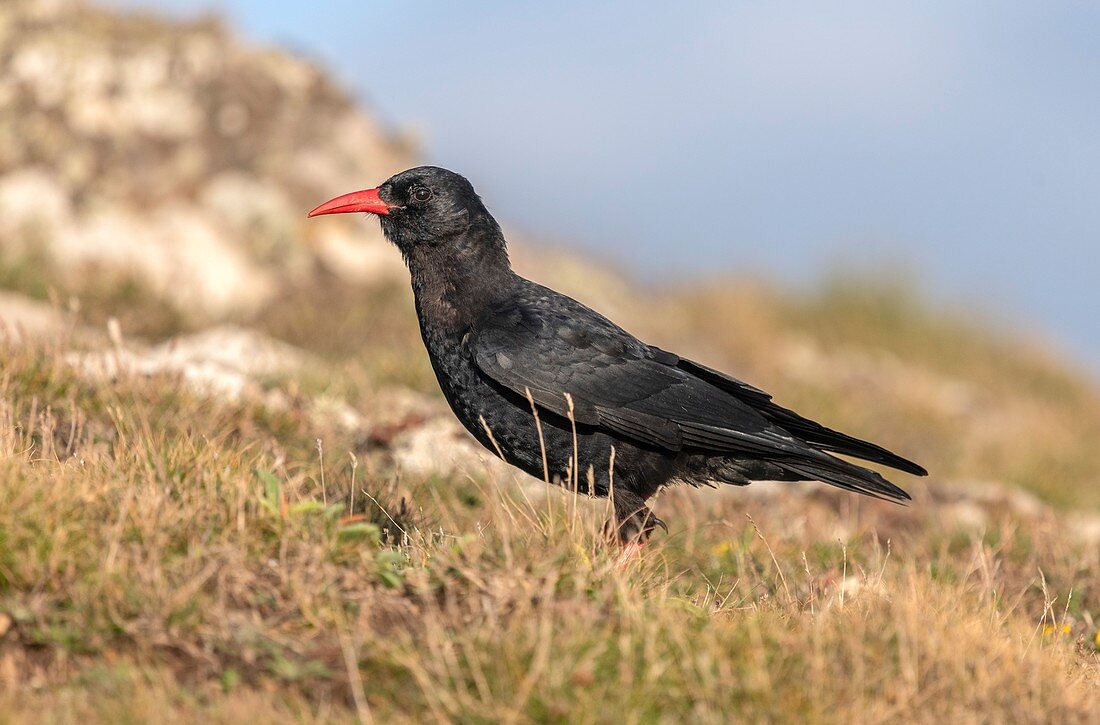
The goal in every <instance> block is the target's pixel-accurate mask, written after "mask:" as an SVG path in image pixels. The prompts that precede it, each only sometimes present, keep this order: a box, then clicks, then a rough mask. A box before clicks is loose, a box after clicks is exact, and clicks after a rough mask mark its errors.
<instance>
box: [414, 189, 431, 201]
mask: <svg viewBox="0 0 1100 725" xmlns="http://www.w3.org/2000/svg"><path fill="white" fill-rule="evenodd" d="M412 198H413V199H415V200H416V201H427V200H428V199H431V198H432V190H431V189H429V188H427V187H424V186H421V187H418V188H416V189H413V193H412Z"/></svg>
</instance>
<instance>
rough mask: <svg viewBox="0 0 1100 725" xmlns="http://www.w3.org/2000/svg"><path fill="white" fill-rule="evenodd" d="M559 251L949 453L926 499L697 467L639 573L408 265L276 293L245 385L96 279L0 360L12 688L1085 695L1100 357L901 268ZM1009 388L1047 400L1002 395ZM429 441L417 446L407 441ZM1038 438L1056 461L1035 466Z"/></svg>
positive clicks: (639, 315) (742, 706) (6, 657)
mask: <svg viewBox="0 0 1100 725" xmlns="http://www.w3.org/2000/svg"><path fill="white" fill-rule="evenodd" d="M545 270H546V272H547V273H548V274H550V275H551V276H553V277H554V281H556V282H557V283H558V284H560V285H562V286H563V287H567V288H569V287H573V288H575V290H577V291H579V292H580V293H583V291H584V290H585V289H588V290H596V289H598V290H599V291H598V293H596V294H593V295H590V297H592V299H593V300H594V301H595V302H597V303H599V304H600V305H601V306H602V307H604V308H605V309H608V308H610V309H611V310H614V311H616V314H620V313H621V314H622V315H623V316H624V319H626V321H627V322H634V323H636V324H634V325H632V327H634V328H635V329H638V330H639V331H640V332H644V333H646V334H647V336H648V337H650V339H653V340H655V341H658V342H660V343H661V344H667V345H669V346H677V349H683V350H686V351H690V352H691V353H692V354H696V355H697V356H698V357H700V358H703V359H705V360H707V361H708V362H711V363H714V364H720V365H722V366H723V367H727V368H730V369H736V370H739V371H741V372H743V373H745V374H746V375H749V376H750V377H751V379H753V380H754V381H756V382H760V383H762V384H766V385H767V386H769V387H772V388H774V389H776V390H779V391H781V392H782V393H783V395H782V396H781V399H782V400H783V401H784V402H789V403H792V404H797V405H798V406H800V407H803V408H806V409H807V410H811V411H813V412H815V413H818V414H820V415H821V416H822V417H823V418H825V419H827V420H828V421H829V422H830V423H834V424H837V425H840V426H844V427H848V428H851V429H854V430H856V431H858V432H861V433H864V434H867V435H874V436H876V437H877V438H879V439H882V440H884V441H887V442H889V443H891V444H892V445H894V446H896V447H897V448H899V449H900V450H902V451H905V452H906V453H909V454H911V455H913V456H914V457H916V458H917V459H918V460H921V461H922V462H925V463H927V464H928V465H929V467H930V468H931V469H932V471H933V475H932V476H931V477H930V479H929V480H928V482H927V483H926V482H924V481H912V480H909V481H905V482H904V483H906V484H907V485H909V487H910V488H911V489H912V490H913V492H914V494H915V496H914V498H915V501H914V504H913V505H912V506H910V507H907V508H903V507H898V506H894V505H890V504H883V503H879V502H871V501H865V500H859V499H856V498H852V497H847V496H842V495H838V494H834V493H832V492H831V491H828V490H825V489H824V487H815V486H811V485H806V486H786V487H784V486H780V485H768V484H758V485H756V486H753V487H750V488H749V489H730V490H724V491H695V490H680V489H674V490H671V491H669V492H667V493H666V494H665V495H663V496H662V498H661V499H660V500H659V502H658V505H657V507H658V512H659V514H660V515H661V516H662V517H663V518H665V519H666V520H667V521H669V522H670V524H671V527H672V531H671V533H670V534H669V535H668V536H659V537H658V538H657V539H656V540H655V541H654V543H653V545H652V546H651V547H649V550H648V551H647V552H646V553H645V554H644V555H643V556H642V557H641V559H639V560H637V561H634V562H630V563H625V564H624V563H622V562H621V561H620V560H619V558H618V553H617V552H616V551H615V550H614V549H610V548H608V547H607V546H605V545H604V544H603V542H602V541H601V539H600V537H599V535H598V532H599V528H600V523H601V522H602V520H603V519H604V518H605V517H606V516H607V512H606V510H605V507H604V505H603V503H602V502H592V501H589V500H587V499H579V500H578V499H574V498H573V497H572V496H570V495H568V494H565V493H563V492H560V491H557V490H551V489H549V488H547V487H545V486H544V485H543V484H541V483H539V482H531V481H530V479H525V478H523V477H522V476H520V475H518V474H515V473H512V472H511V471H509V470H508V469H506V468H504V467H501V466H499V465H495V464H494V462H488V461H483V460H482V459H480V458H478V457H477V456H476V455H474V453H473V451H474V449H473V448H472V447H469V445H468V444H467V443H466V442H465V438H464V434H462V433H461V432H456V431H454V429H453V427H452V426H453V424H451V423H450V422H449V420H450V419H449V414H448V413H447V412H446V411H445V409H444V408H443V404H442V401H441V400H440V399H439V397H438V394H437V393H435V392H434V387H433V386H434V381H432V380H431V379H430V372H429V370H428V369H427V366H426V362H425V359H424V356H423V353H422V352H421V350H420V349H419V341H418V340H417V339H416V330H415V325H414V320H413V318H412V312H411V307H410V305H409V300H408V295H407V293H406V292H405V291H404V289H403V288H399V287H393V288H390V287H386V286H383V287H382V288H360V287H352V286H342V285H337V284H324V285H319V286H317V287H315V288H312V289H307V288H304V287H303V288H302V289H299V290H296V291H290V292H288V294H287V299H286V301H285V304H283V305H281V306H280V305H276V306H272V307H271V308H270V309H268V310H267V311H266V313H265V314H264V315H261V316H259V317H258V318H255V319H251V320H248V321H247V322H248V323H249V324H250V325H252V326H253V327H255V328H257V329H262V330H265V331H266V332H267V333H268V334H270V335H271V336H274V337H278V338H282V339H283V340H286V341H290V342H293V343H294V345H295V346H297V349H293V348H286V347H285V346H284V347H276V348H274V349H276V350H280V351H282V352H281V353H280V354H281V355H282V358H281V359H284V360H285V365H282V366H276V368H277V369H275V370H267V371H263V372H253V373H249V374H247V375H243V379H244V381H245V384H243V385H241V386H239V387H238V388H234V389H233V392H232V394H230V393H227V392H226V390H227V389H228V388H226V387H225V385H224V382H218V381H219V380H220V378H217V377H213V376H211V375H209V371H208V369H207V367H208V366H207V364H206V362H204V360H207V359H208V358H209V359H219V358H218V357H217V356H218V352H217V350H211V351H207V352H205V353H203V352H201V350H200V351H199V352H190V353H186V355H189V356H190V357H188V358H187V360H188V362H187V365H185V366H184V367H182V368H171V367H166V368H164V369H163V370H162V371H161V372H157V368H156V366H152V367H150V366H145V367H142V365H143V364H144V363H141V361H142V360H144V361H146V362H148V361H150V360H157V359H159V358H158V357H157V353H156V351H155V350H153V351H151V350H150V349H149V348H148V347H147V345H146V344H145V343H143V342H141V341H138V340H130V339H129V338H128V337H127V336H126V335H125V331H123V335H122V339H121V340H120V339H119V336H118V334H117V331H116V334H115V335H114V338H115V340H114V342H111V341H110V339H109V337H108V336H106V335H101V334H99V333H97V332H96V331H95V329H94V328H82V327H81V323H82V322H83V321H84V320H89V321H91V320H99V319H102V318H103V317H105V316H108V315H109V314H110V313H111V312H112V311H113V308H114V306H116V305H125V306H126V307H127V308H132V307H133V306H134V305H135V304H140V302H139V300H140V296H137V297H135V296H133V295H130V294H128V295H126V296H125V297H123V298H121V299H119V300H114V299H112V298H110V296H100V297H96V298H94V299H91V300H90V301H88V302H86V303H85V304H82V305H81V306H80V310H81V311H80V312H79V313H75V314H74V313H71V312H70V313H65V314H64V315H62V317H64V318H65V322H66V323H67V326H62V328H61V329H60V331H59V332H57V333H56V334H54V335H52V336H50V335H47V336H46V338H44V339H40V340H39V341H37V342H28V341H26V340H24V342H22V343H19V344H16V343H13V342H9V343H8V345H7V348H6V350H5V352H4V360H5V365H4V369H3V376H2V379H0V401H2V403H0V405H2V408H0V416H2V417H3V420H4V421H5V423H4V426H3V428H2V430H0V435H2V440H3V446H4V462H3V467H4V481H5V484H4V486H3V487H2V488H0V613H2V614H0V630H2V631H3V636H2V638H0V711H2V712H4V713H5V717H6V718H7V719H8V720H11V721H23V720H38V719H40V718H41V717H42V715H43V713H50V715H51V718H50V719H64V720H71V719H76V718H90V719H92V720H104V721H117V720H119V719H144V718H149V717H153V716H157V717H158V718H159V717H161V716H162V715H163V714H164V713H169V714H171V715H172V716H174V717H175V718H177V719H185V720H191V719H200V718H202V719H208V718H213V719H215V720H224V721H233V720H238V719H241V718H243V717H257V716H258V717H261V718H263V719H305V720H313V719H321V720H330V719H335V720H354V719H356V717H359V718H361V719H370V718H374V719H377V720H379V721H383V722H385V721H389V720H392V719H394V718H407V719H417V720H422V719H424V718H431V719H440V720H448V719H464V720H477V721H497V720H502V719H503V720H513V721H545V720H556V721H570V722H572V721H580V722H604V721H624V720H625V721H642V720H655V719H656V720H661V719H678V718H681V717H683V716H686V715H691V716H694V717H695V718H697V719H700V720H703V721H715V722H718V721H725V720H727V719H728V718H730V717H738V716H740V717H744V718H753V719H772V720H789V719H791V718H796V717H797V718H805V719H808V720H812V721H821V722H834V721H837V722H839V721H848V720H851V719H852V718H858V719H859V720H872V721H877V720H888V719H911V720H917V721H933V720H936V721H941V720H942V719H943V718H946V717H951V718H953V719H957V720H960V721H977V720H989V719H992V720H1007V719H1017V720H1018V719H1025V720H1059V721H1067V722H1072V721H1082V722H1083V721H1086V720H1087V719H1088V718H1089V715H1090V712H1094V711H1095V708H1096V706H1097V704H1098V701H1097V695H1096V692H1097V686H1098V685H1100V655H1098V654H1097V646H1098V643H1097V641H1096V638H1097V620H1098V618H1100V605H1098V597H1100V554H1098V528H1100V527H1098V526H1097V521H1098V520H1100V519H1098V518H1097V516H1096V514H1095V513H1088V512H1089V511H1095V507H1096V503H1097V499H1096V498H1095V497H1096V481H1097V479H1096V468H1095V466H1096V461H1095V456H1094V455H1093V451H1092V450H1091V449H1090V448H1089V443H1088V441H1087V440H1085V439H1083V438H1080V437H1074V436H1072V435H1070V434H1071V432H1072V431H1071V426H1070V424H1069V420H1068V419H1072V420H1074V421H1076V422H1077V424H1078V425H1079V426H1083V427H1090V426H1091V429H1092V430H1095V429H1096V427H1097V420H1100V415H1098V412H1097V406H1096V402H1095V401H1096V396H1095V393H1094V392H1092V390H1091V389H1090V388H1089V387H1088V386H1087V384H1086V383H1085V382H1084V381H1082V380H1080V379H1079V378H1077V377H1075V376H1074V375H1073V374H1072V373H1071V372H1068V371H1066V370H1064V369H1062V368H1060V367H1059V366H1058V365H1057V363H1055V362H1053V361H1052V360H1051V359H1050V358H1049V357H1048V356H1046V355H1044V354H1043V353H1042V352H1041V351H1037V350H1036V351H1030V352H1029V351H1025V352H1023V353H1016V354H1015V355H1013V356H1009V355H1008V354H1007V352H1008V350H1010V349H1014V348H1015V347H1017V346H1016V345H1015V344H1013V345H1009V344H1008V343H1006V342H1003V341H1000V340H998V339H996V337H994V336H991V335H987V334H985V333H983V332H981V330H980V329H978V328H976V327H973V326H971V325H968V324H965V323H960V322H955V321H951V320H944V319H940V316H939V315H937V314H936V313H934V312H932V311H929V310H928V309H926V308H925V307H922V306H921V305H920V304H918V303H917V302H916V301H914V300H913V299H912V297H911V296H909V295H908V294H902V293H895V292H890V291H888V290H885V289H883V290H879V291H877V292H874V293H873V294H872V295H868V294H867V293H865V292H857V291H856V288H854V287H849V288H843V287H830V288H829V289H827V290H824V291H822V292H820V293H819V294H816V295H809V296H803V297H798V296H785V295H782V294H780V293H778V292H775V291H770V290H766V289H761V288H759V287H755V286H752V285H747V284H740V285H733V284H728V285H721V286H715V287H714V288H712V289H702V290H691V291H685V292H675V291H673V292H667V293H662V294H660V295H658V296H657V297H656V298H654V296H653V295H651V294H650V295H646V296H645V297H643V296H642V294H641V292H640V291H634V290H632V289H631V288H629V287H628V286H625V285H623V284H622V283H621V282H618V281H616V280H615V279H614V278H613V277H608V276H606V275H604V274H603V273H593V272H583V273H582V272H578V271H577V270H576V269H575V268H571V270H568V271H563V270H562V269H560V268H557V267H555V266H554V265H552V264H549V263H548V264H547V265H545ZM592 285H599V286H598V287H595V286H592ZM68 292H76V291H75V290H67V291H66V293H68ZM865 295H866V296H865ZM55 296H57V297H60V298H64V296H65V294H63V293H55ZM646 300H648V301H646ZM899 326H900V327H899ZM899 329H903V330H907V331H908V332H906V333H902V332H899V331H898V330H899ZM170 332H171V331H170V330H164V331H162V334H165V335H168V336H169V337H170V334H169V333H170ZM189 339H191V338H182V339H176V340H175V341H174V342H170V343H169V346H168V348H164V349H169V348H172V349H176V350H177V351H178V350H187V349H190V348H188V345H189V343H188V342H187V341H188V340H189ZM258 339H261V340H262V338H258ZM120 344H121V347H120V346H119V345H120ZM272 344H273V343H272ZM173 345H174V347H173ZM223 347H224V345H223ZM103 350H106V352H105V353H104V352H102V351H103ZM946 350H953V351H954V352H953V354H947V353H946V352H945V351H946ZM80 351H83V352H82V353H81V352H80ZM181 354H184V353H181ZM265 354H266V353H265ZM204 355H206V356H207V358H204V357H203V356H204ZM258 356H259V353H256V354H251V355H248V357H258ZM112 360H114V361H115V363H117V364H116V365H115V366H114V367H111V366H110V365H109V364H107V363H109V362H110V361H112ZM127 361H129V362H127ZM188 366H190V367H188ZM127 370H129V371H130V372H127ZM135 370H138V371H141V372H134V371H135ZM219 386H220V387H219ZM944 386H946V388H945V389H944V390H941V388H943V387H944ZM403 391H404V392H403ZM950 391H954V392H950ZM952 396H956V397H958V398H959V399H958V400H956V399H955V397H952ZM941 398H942V399H941ZM990 406H993V407H992V409H990ZM1017 410H1018V411H1029V412H1030V415H1031V416H1032V417H1031V418H1030V419H1029V420H1028V421H1014V420H1005V419H1002V416H1003V415H1004V411H1017ZM349 411H351V413H349ZM1037 415H1040V416H1041V417H1036V416H1037ZM1063 418H1066V419H1067V422H1065V423H1064V424H1063V425H1064V428H1062V427H1051V425H1049V424H1050V422H1051V421H1059V420H1061V419H1063ZM983 426H990V427H989V428H988V429H983ZM416 441H419V444H418V443H416ZM425 444H426V445H427V446H428V451H429V453H428V455H427V458H428V459H429V460H428V461H427V465H425V461H424V460H421V459H423V458H424V454H423V453H421V454H420V457H419V458H418V457H417V455H416V454H415V453H414V452H412V453H411V452H410V451H414V449H415V448H416V446H417V445H420V446H423V445H425ZM1002 457H1004V458H1003V460H1002ZM1047 461H1056V462H1058V464H1057V465H1058V467H1057V468H1056V469H1055V470H1056V472H1055V473H1053V474H1051V475H1045V476H1038V475H1035V474H1036V473H1037V472H1038V471H1039V470H1041V467H1042V466H1043V465H1045V464H1044V462H1047ZM1032 466H1033V467H1034V468H1031V467H1032ZM1029 489H1030V490H1031V491H1033V492H1035V493H1036V494H1038V495H1039V496H1041V497H1042V498H1044V499H1047V500H1048V501H1051V502H1053V503H1055V504H1057V505H1056V506H1053V507H1052V506H1048V505H1047V504H1044V503H1043V502H1042V501H1041V500H1040V499H1039V498H1037V497H1035V496H1033V495H1031V494H1028V493H1026V491H1027V490H1029Z"/></svg>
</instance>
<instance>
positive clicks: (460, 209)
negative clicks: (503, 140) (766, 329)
mask: <svg viewBox="0 0 1100 725" xmlns="http://www.w3.org/2000/svg"><path fill="white" fill-rule="evenodd" d="M348 212H368V213H371V214H376V215H378V217H379V219H380V220H381V223H382V231H383V232H384V233H385V235H386V238H387V239H389V240H390V241H391V242H392V243H393V244H394V245H395V246H396V247H397V248H398V249H399V250H400V251H401V254H402V256H403V257H404V258H405V262H406V264H407V265H408V268H409V272H410V274H411V276H412V286H413V292H414V294H415V298H416V312H417V316H418V317H419V319H420V332H421V334H422V336H423V338H424V345H425V346H426V347H427V349H428V356H429V358H430V359H431V362H432V367H433V368H434V369H435V374H436V377H437V378H438V379H439V385H440V387H441V388H442V389H443V394H444V395H445V396H446V398H447V401H448V402H449V403H450V405H451V409H452V410H453V411H454V413H455V415H456V416H458V419H459V420H460V421H462V424H463V425H464V426H465V427H466V429H467V430H468V431H470V433H471V434H473V436H474V437H475V438H476V439H477V440H478V441H480V442H481V444H482V445H483V446H485V447H486V448H488V449H489V450H490V451H493V452H494V453H496V454H497V455H500V456H502V457H503V458H504V460H506V461H507V462H508V463H511V464H512V465H514V466H516V467H518V468H520V469H522V470H523V471H526V472H527V473H529V474H531V475H532V476H536V477H538V478H543V479H545V480H547V481H556V482H560V483H564V484H566V485H569V486H575V487H576V488H577V489H578V490H580V491H581V492H583V493H589V494H592V495H596V496H609V495H610V496H611V498H612V501H613V503H614V511H615V522H614V523H615V526H614V528H613V529H612V530H613V531H614V532H616V534H617V536H618V538H619V540H620V541H623V542H628V541H633V540H638V539H643V540H644V539H646V538H648V537H649V535H650V534H651V533H652V532H653V529H654V528H655V527H656V526H662V527H664V524H663V522H662V521H660V520H659V519H658V518H657V517H655V516H654V515H653V514H652V513H651V512H650V510H649V509H648V508H647V507H646V500H647V499H648V498H650V497H651V496H653V494H655V493H656V492H657V491H658V489H660V488H661V487H662V486H665V485H667V484H671V483H677V482H683V483H689V484H692V485H703V484H714V483H730V484H734V485H739V486H741V485H745V484H748V483H749V482H751V481H806V480H816V481H823V482H824V483H828V484H831V485H833V486H836V487H838V488H843V489H846V490H849V491H856V492H858V493H862V494H866V495H869V496H874V497H877V498H884V499H893V500H895V501H901V500H907V499H909V495H908V494H907V493H905V491H903V490H901V489H900V488H898V487H897V486H895V485H893V484H892V483H890V482H889V481H887V480H886V479H884V478H883V477H882V476H880V475H879V474H878V473H875V472H874V471H871V470H868V469H866V468H863V467H861V466H857V465H854V464H852V463H849V462H848V461H845V460H841V459H840V458H837V457H835V456H833V455H831V454H834V453H839V454H843V455H846V456H852V457H854V458H860V459H863V460H866V461H872V462H875V463H879V464H882V465H885V466H889V467H891V468H896V469H898V470H901V471H905V472H907V473H912V474H916V475H919V476H923V475H926V473H927V472H926V471H925V470H924V469H923V468H922V467H920V466H919V465H917V464H916V463H913V462H912V461H908V460H906V459H904V458H902V457H900V456H898V455H895V454H894V453H891V452H890V451H888V450H886V449H885V448H882V447H880V446H877V445H875V444H873V443H868V442H867V441H863V440H859V439H858V438H853V437H851V436H848V435H845V434H843V433H839V432H837V431H834V430H831V429H829V428H826V427H825V426H823V425H820V424H819V423H815V422H814V421H812V420H808V419H806V418H803V417H802V416H800V415H798V414H797V413H795V412H793V411H791V410H788V409H786V408H783V407H781V406H779V405H776V404H775V403H774V402H772V399H771V396H770V395H768V394H767V393H765V392H764V391H762V390H759V389H757V388H754V387H753V386H751V385H749V384H747V383H743V382H741V381H740V380H737V379H736V378H732V377H730V376H728V375H726V374H724V373H721V372H719V371H717V370H714V369H712V368H709V367H706V366H705V365H700V364H699V363H696V362H692V361H691V360H688V359H686V358H682V357H680V356H679V355H676V354H674V353H671V352H667V351H665V350H662V349H660V348H657V347H654V346H652V345H647V344H646V343H644V342H642V341H640V340H638V339H637V338H635V337H634V336H633V335H631V334H630V333H628V332H626V331H625V330H623V329H622V328H620V327H619V326H618V325H616V324H615V323H613V322H611V321H610V320H608V319H607V318H606V317H604V316H603V315H600V314H599V313H597V312H595V311H593V310H591V309H589V308H588V307H586V306H584V305H582V304H581V303H579V302H577V301H576V300H574V299H572V298H570V297H566V296H565V295H563V294H559V293H558V292H555V291H554V290H552V289H548V288H546V287H543V286H542V285H539V284H536V283H534V282H531V281H529V280H527V279H524V278H523V277H520V276H519V275H517V274H516V273H515V272H513V271H512V267H511V264H510V263H509V260H508V251H507V248H506V244H505V240H504V235H503V234H502V233H501V230H500V226H499V225H498V224H497V222H496V220H495V219H493V217H492V215H491V214H489V212H488V211H487V210H486V208H485V205H484V204H483V203H482V201H481V199H480V198H479V197H478V195H477V194H476V193H475V192H474V189H473V187H472V186H471V185H470V182H469V181H467V180H466V179H465V178H464V177H462V176H459V175H458V174H455V173H453V172H451V171H447V170H445V169H440V168H436V167H432V166H421V167H418V168H415V169H410V170H408V171H404V172H402V173H400V174H397V175H396V176H394V177H392V178H391V179H389V180H388V181H386V182H385V183H383V184H382V185H381V186H379V187H378V188H377V189H369V190H367V191H357V192H353V193H351V194H345V195H344V196H340V197H337V198H335V199H333V200H331V201H328V202H326V203H324V204H322V205H321V206H319V207H317V208H316V209H314V210H313V211H312V212H310V214H309V215H310V216H311V217H312V216H319V215H322V214H343V213H348ZM666 528H667V527H666Z"/></svg>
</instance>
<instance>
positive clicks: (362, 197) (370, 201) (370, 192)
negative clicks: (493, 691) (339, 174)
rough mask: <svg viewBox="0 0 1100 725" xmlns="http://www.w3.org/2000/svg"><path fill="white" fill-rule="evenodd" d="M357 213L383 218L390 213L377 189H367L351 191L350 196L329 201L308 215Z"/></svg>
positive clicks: (345, 195) (387, 205) (346, 195)
mask: <svg viewBox="0 0 1100 725" xmlns="http://www.w3.org/2000/svg"><path fill="white" fill-rule="evenodd" d="M357 211H365V212H367V213H368V214H382V215H383V216H385V215H386V214H389V213H390V207H389V204H387V203H386V202H384V201H382V197H380V196H378V189H367V190H365V191H353V192H351V193H350V194H344V195H343V196H338V197H336V198H335V199H329V200H328V201H326V202H325V203H324V204H322V205H321V206H319V207H317V208H316V209H314V210H313V211H311V212H310V213H309V215H310V216H311V217H314V216H321V215H322V214H350V213H352V212H357Z"/></svg>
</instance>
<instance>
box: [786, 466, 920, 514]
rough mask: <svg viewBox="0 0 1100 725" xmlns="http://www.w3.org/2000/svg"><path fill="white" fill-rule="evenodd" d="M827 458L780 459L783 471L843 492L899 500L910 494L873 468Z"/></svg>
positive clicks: (908, 497)
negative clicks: (834, 487) (810, 459)
mask: <svg viewBox="0 0 1100 725" xmlns="http://www.w3.org/2000/svg"><path fill="white" fill-rule="evenodd" d="M829 459H830V460H829V461H806V460H802V461H783V462H782V463H780V465H781V466H782V467H783V468H784V469H785V470H787V471H790V472H791V473H794V474H796V475H798V476H801V477H803V478H804V479H806V480H811V481H821V482H822V483H827V484H829V485H830V486H836V487H837V488H842V489H844V490H845V491H853V492H855V493H861V494H863V495H865V496H871V497H873V498H878V499H883V500H886V501H895V502H898V503H903V502H905V501H910V500H912V497H911V496H910V495H909V494H908V493H906V492H905V491H904V490H902V489H901V488H898V487H897V486H895V485H894V484H892V483H890V482H889V481H887V480H886V479H885V478H883V477H882V476H880V475H879V474H877V473H875V472H874V471H872V470H870V469H867V468H863V467H862V466H857V465H855V464H852V463H848V462H847V461H842V460H840V459H839V458H833V457H832V456H829Z"/></svg>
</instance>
